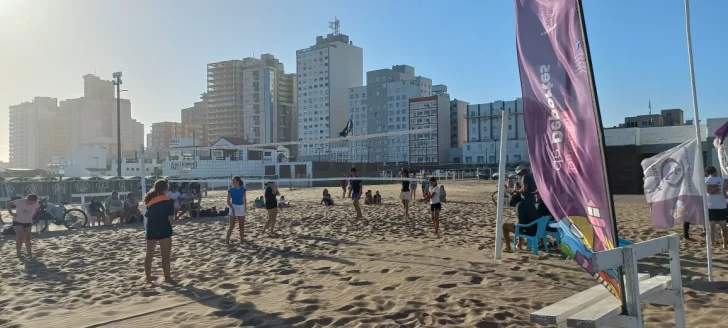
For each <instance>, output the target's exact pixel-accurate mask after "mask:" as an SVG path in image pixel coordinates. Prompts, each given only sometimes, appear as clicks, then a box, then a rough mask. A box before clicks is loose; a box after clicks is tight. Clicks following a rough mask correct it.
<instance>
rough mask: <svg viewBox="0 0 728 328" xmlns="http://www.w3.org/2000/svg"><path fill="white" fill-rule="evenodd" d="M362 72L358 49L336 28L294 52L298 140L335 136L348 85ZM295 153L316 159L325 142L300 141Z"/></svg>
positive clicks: (344, 113)
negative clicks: (309, 45) (313, 42)
mask: <svg viewBox="0 0 728 328" xmlns="http://www.w3.org/2000/svg"><path fill="white" fill-rule="evenodd" d="M336 23H337V26H338V21H337V22H336ZM363 72H364V61H363V51H362V48H359V47H357V46H354V45H353V43H352V42H351V41H349V36H347V35H344V34H340V33H338V27H337V28H335V30H334V33H331V34H328V35H327V36H326V37H325V38H324V37H322V36H318V37H316V44H315V45H313V46H311V47H308V48H306V49H301V50H298V51H296V78H297V80H298V81H297V86H296V91H297V93H298V94H297V96H298V97H297V103H298V106H297V111H298V139H299V140H303V141H305V140H317V139H328V138H337V137H338V133H339V132H341V130H342V129H343V128H344V126H345V125H346V123H347V122H348V120H349V88H353V87H359V86H362V80H363V75H364V73H363ZM298 152H299V158H301V159H315V158H320V157H321V156H328V154H329V145H328V144H327V143H320V144H302V145H300V146H299V149H298Z"/></svg>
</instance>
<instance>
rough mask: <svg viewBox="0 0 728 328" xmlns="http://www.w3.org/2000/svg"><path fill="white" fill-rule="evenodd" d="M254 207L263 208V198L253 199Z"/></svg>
mask: <svg viewBox="0 0 728 328" xmlns="http://www.w3.org/2000/svg"><path fill="white" fill-rule="evenodd" d="M254 206H255V207H257V208H264V207H265V200H263V196H260V197H258V198H256V199H255V204H254Z"/></svg>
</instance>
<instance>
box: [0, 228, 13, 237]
mask: <svg viewBox="0 0 728 328" xmlns="http://www.w3.org/2000/svg"><path fill="white" fill-rule="evenodd" d="M0 234H2V235H3V236H9V235H14V234H15V229H13V227H5V229H3V231H2V232H1V233H0Z"/></svg>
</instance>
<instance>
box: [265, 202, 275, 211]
mask: <svg viewBox="0 0 728 328" xmlns="http://www.w3.org/2000/svg"><path fill="white" fill-rule="evenodd" d="M274 208H278V202H270V203H269V202H266V203H265V209H267V210H272V209H274Z"/></svg>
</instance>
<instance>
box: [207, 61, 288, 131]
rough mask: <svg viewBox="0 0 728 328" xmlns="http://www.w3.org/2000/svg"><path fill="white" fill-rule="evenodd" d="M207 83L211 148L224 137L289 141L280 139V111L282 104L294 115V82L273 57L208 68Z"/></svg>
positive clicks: (285, 109)
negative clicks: (292, 94)
mask: <svg viewBox="0 0 728 328" xmlns="http://www.w3.org/2000/svg"><path fill="white" fill-rule="evenodd" d="M207 80H208V85H207V110H206V113H207V115H206V117H207V129H208V132H207V135H208V137H207V143H208V144H212V143H213V142H214V141H215V140H218V139H219V138H221V137H231V138H244V139H245V140H247V141H249V142H252V143H254V144H256V143H269V142H279V141H289V140H280V139H279V133H278V128H279V122H278V121H279V113H278V110H279V108H281V104H283V107H282V108H281V109H283V111H284V112H285V111H288V112H291V114H295V113H294V112H295V110H294V109H293V108H292V107H291V106H290V104H291V103H292V101H293V99H292V98H293V97H292V96H291V95H290V93H291V92H292V90H293V84H292V83H294V82H295V79H293V78H291V77H290V76H286V74H285V71H284V68H283V64H281V63H280V61H279V60H278V59H276V58H275V57H274V56H273V55H270V54H264V55H262V56H260V59H258V58H250V57H248V58H244V59H243V60H229V61H224V62H218V63H211V64H208V65H207ZM281 96H283V97H281ZM285 104H288V107H285ZM283 118H285V114H284V116H283ZM284 127H285V124H284ZM284 135H285V133H284Z"/></svg>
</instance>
